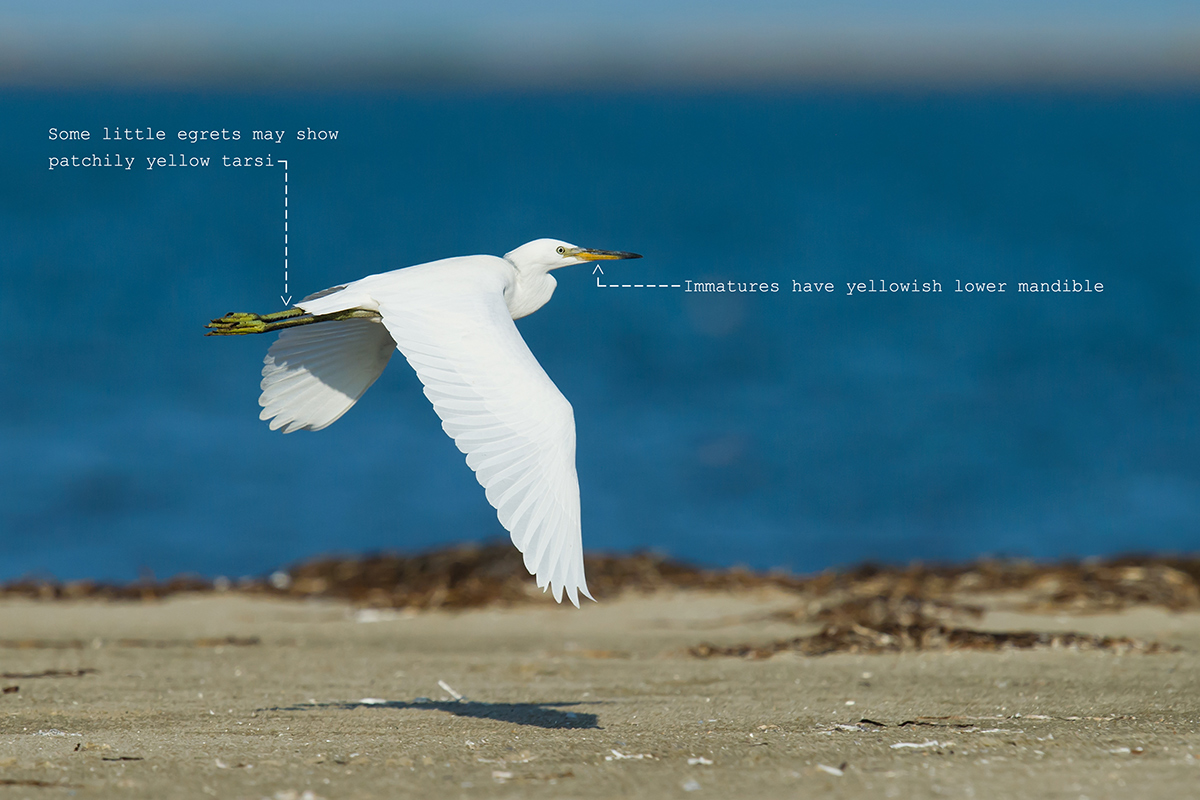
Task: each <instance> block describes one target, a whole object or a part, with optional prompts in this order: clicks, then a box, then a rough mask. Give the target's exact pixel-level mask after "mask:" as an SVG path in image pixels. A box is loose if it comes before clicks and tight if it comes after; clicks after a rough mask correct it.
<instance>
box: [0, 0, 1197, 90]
mask: <svg viewBox="0 0 1200 800" xmlns="http://www.w3.org/2000/svg"><path fill="white" fill-rule="evenodd" d="M1198 53H1200V4H1198V3H1196V2H1194V0H1191V1H1189V2H1184V0H1151V1H1150V2H1142V3H1135V2H1129V1H1128V0H1107V1H1105V0H1100V1H1099V2H1085V0H1065V1H1064V2H1051V3H1047V2H1033V1H1032V0H1011V1H1010V2H999V1H998V0H984V1H983V2H974V3H961V2H947V0H916V1H915V2H907V3H903V4H900V3H895V2H886V0H846V2H840V3H834V2H783V1H782V0H745V2H740V3H736V4H734V3H730V2H719V1H718V0H696V1H695V2H684V1H683V0H668V1H666V2H658V3H645V2H634V0H609V1H608V2H602V3H601V2H582V3H569V4H564V3H561V2H557V3H556V2H549V0H518V2H509V3H503V4H500V3H494V2H493V3H488V2H483V0H446V1H445V2H441V3H438V4H429V3H414V2H386V1H385V0H362V1H361V2H350V3H343V4H339V5H337V6H336V7H335V6H333V5H332V4H328V3H324V2H318V1H317V0H297V1H296V2H289V3H284V2H280V1H278V0H276V1H273V2H261V3H253V4H247V3H245V2H239V1H238V0H212V2H208V3H205V4H203V5H200V4H188V3H183V4H178V3H176V4H166V3H162V2H148V1H147V0H121V1H119V2H107V3H95V2H84V0H42V1H40V2H35V0H9V2H7V3H5V4H4V5H3V8H2V9H0V85H3V84H8V85H22V84H35V85H36V84H39V83H56V82H66V83H70V82H76V81H81V80H82V81H83V82H88V81H94V80H100V81H103V80H105V79H112V80H117V81H122V80H132V81H133V82H150V83H154V82H171V81H173V80H184V81H189V80H191V81H200V82H204V81H205V80H218V81H228V80H230V79H236V77H237V76H239V75H241V76H250V77H252V78H254V79H255V80H265V81H266V82H271V81H272V80H277V79H280V78H282V77H284V76H286V75H288V74H291V75H296V74H303V75H310V76H311V77H320V76H322V75H323V76H325V77H326V78H328V79H330V80H333V81H335V82H336V80H338V76H343V77H345V76H349V77H354V76H358V77H361V76H363V75H367V74H376V75H380V76H382V77H383V78H384V79H385V80H386V79H387V78H388V76H391V77H397V76H399V77H405V76H407V77H408V78H412V77H414V76H418V77H420V76H423V77H424V78H432V79H444V80H449V81H451V82H455V81H465V82H468V83H469V82H472V81H478V80H482V81H484V82H488V81H495V82H501V83H504V82H511V83H516V84H520V83H523V82H534V83H537V82H545V81H550V82H556V81H562V80H567V81H569V80H571V79H573V78H579V77H581V76H587V75H598V76H601V77H608V78H611V79H613V80H618V81H620V80H634V81H638V80H641V81H645V80H646V79H648V78H649V79H650V80H651V82H653V81H656V80H658V81H664V82H668V83H669V82H675V81H685V82H686V81H688V80H690V79H695V80H697V81H699V82H702V83H703V82H713V81H716V82H722V81H733V82H742V81H750V82H753V81H755V80H770V79H772V78H780V79H785V80H787V79H790V78H801V79H804V78H806V77H807V78H812V79H817V80H820V79H822V78H829V79H834V80H837V79H848V80H855V81H858V80H867V81H869V80H872V79H885V80H886V79H887V78H889V77H898V78H900V79H904V78H905V77H917V78H920V77H927V78H928V77H938V76H940V77H941V78H942V79H944V80H950V81H953V80H955V79H958V78H961V79H963V80H968V81H969V80H972V79H976V78H983V79H989V78H990V79H1003V78H1005V77H1006V76H1007V77H1015V78H1018V79H1036V78H1037V77H1038V76H1043V77H1048V78H1050V79H1052V80H1053V79H1067V80H1087V79H1088V78H1089V76H1090V77H1094V78H1096V79H1098V80H1100V81H1104V80H1109V79H1117V80H1121V79H1132V80H1135V81H1136V80H1150V81H1156V80H1184V81H1187V82H1194V81H1195V80H1196V78H1197V77H1198V76H1200V55H1198Z"/></svg>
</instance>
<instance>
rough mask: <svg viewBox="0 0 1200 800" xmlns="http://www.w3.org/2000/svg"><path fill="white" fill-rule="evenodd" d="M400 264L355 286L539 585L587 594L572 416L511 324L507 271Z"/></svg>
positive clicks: (575, 599) (573, 596) (558, 592)
mask: <svg viewBox="0 0 1200 800" xmlns="http://www.w3.org/2000/svg"><path fill="white" fill-rule="evenodd" d="M496 262H499V259H496ZM429 266H434V265H429ZM399 273H406V274H405V275H403V277H400V276H399ZM399 273H390V274H389V276H387V279H386V280H373V279H372V278H366V279H364V280H363V281H360V282H359V284H358V285H357V286H353V285H352V286H351V287H349V288H351V289H360V290H361V291H364V292H367V293H369V295H370V297H371V298H372V300H373V301H374V302H375V303H377V304H378V311H379V313H380V314H382V315H383V324H384V325H385V326H386V327H387V329H388V331H389V332H390V333H391V335H392V338H393V339H394V340H395V342H396V346H397V347H398V348H399V350H400V352H402V353H403V354H404V357H405V358H406V359H408V363H409V364H410V365H412V368H413V369H414V370H416V373H417V375H418V377H420V379H421V383H422V384H424V386H425V396H426V397H428V398H429V400H430V401H431V402H432V403H433V408H434V410H435V411H436V412H437V414H438V416H439V417H441V418H442V428H443V429H444V430H445V431H446V433H448V434H449V435H450V437H451V438H453V439H454V443H455V444H457V445H458V449H459V450H461V451H462V452H464V453H466V455H467V464H468V465H469V466H470V467H471V469H473V470H474V471H475V476H476V478H478V480H479V483H480V484H482V485H483V487H484V488H485V489H486V490H487V499H488V502H490V503H491V504H492V505H493V506H494V507H495V508H496V515H497V517H499V519H500V524H502V525H503V526H504V527H505V529H507V530H508V531H509V532H510V533H511V534H512V540H513V543H514V544H515V545H516V546H517V549H519V550H520V551H521V552H522V553H524V555H525V567H526V568H527V569H528V570H529V571H530V572H531V573H532V574H534V575H535V576H536V577H537V584H538V586H539V587H540V588H543V589H544V588H546V587H549V589H550V592H551V594H553V595H554V598H555V599H556V600H558V601H559V602H562V596H563V592H564V591H565V592H566V595H567V597H568V598H569V599H570V600H571V602H572V603H574V604H575V605H576V606H578V605H579V594H580V593H582V594H583V595H584V596H585V597H589V598H590V597H591V594H589V593H588V589H587V582H586V580H585V579H584V574H583V542H582V538H581V536H580V516H579V479H578V477H577V476H576V473H575V416H574V412H573V411H572V410H571V404H570V403H568V402H567V399H566V398H565V397H563V396H562V393H561V392H559V391H558V387H556V386H555V385H554V383H553V382H552V381H551V380H550V378H549V377H548V376H547V375H546V373H545V371H544V370H543V369H542V367H541V365H540V364H538V362H537V359H536V358H534V356H533V353H531V352H530V351H529V347H528V346H527V345H526V344H525V340H523V339H522V338H521V334H520V333H519V332H518V331H517V327H516V325H514V324H513V320H512V317H511V315H510V313H509V310H508V306H507V305H505V302H504V288H505V285H506V283H505V276H504V274H503V270H502V269H501V268H500V267H497V266H479V265H469V266H468V265H461V266H457V265H449V264H447V263H446V262H443V265H442V266H440V268H437V269H423V268H420V267H418V268H410V269H406V270H400V271H399ZM376 277H377V278H384V276H376ZM322 310H324V309H322ZM314 327H316V326H314Z"/></svg>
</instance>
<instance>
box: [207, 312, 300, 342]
mask: <svg viewBox="0 0 1200 800" xmlns="http://www.w3.org/2000/svg"><path fill="white" fill-rule="evenodd" d="M305 317H307V319H305ZM313 321H315V320H314V319H313V317H312V316H310V315H306V314H305V313H304V309H301V308H289V309H288V310H287V311H277V312H275V313H274V314H247V313H245V312H241V311H231V312H230V313H228V314H226V315H225V316H223V317H221V318H220V319H214V320H213V321H212V322H210V323H208V324H207V325H205V326H204V327H206V328H211V330H210V331H209V332H208V333H206V334H205V336H237V335H240V334H245V333H266V332H267V331H273V330H278V329H279V328H290V327H292V326H293V325H304V324H305V323H308V322H313Z"/></svg>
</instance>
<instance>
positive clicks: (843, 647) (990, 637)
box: [688, 621, 1178, 659]
mask: <svg viewBox="0 0 1200 800" xmlns="http://www.w3.org/2000/svg"><path fill="white" fill-rule="evenodd" d="M1035 648H1039V649H1040V648H1052V649H1053V648H1059V649H1068V650H1108V651H1112V652H1117V653H1131V652H1137V653H1164V652H1174V651H1175V650H1177V649H1178V648H1174V647H1169V646H1166V645H1163V644H1160V643H1158V642H1146V641H1142V640H1140V639H1131V638H1129V637H1126V636H1092V635H1090V634H1086V633H1071V632H1067V633H1044V632H1038V631H1016V632H998V631H980V630H974V629H972V628H958V627H951V626H948V625H943V624H940V623H934V622H929V621H924V622H921V623H917V624H912V625H900V624H890V625H884V626H881V627H879V628H871V627H865V626H862V625H852V626H844V625H826V626H825V627H824V628H822V629H821V631H820V632H819V633H816V634H814V635H812V636H797V637H795V638H792V639H777V640H775V641H772V642H768V643H766V644H757V645H756V644H739V645H728V646H726V645H713V644H700V645H697V646H695V647H692V648H689V650H688V652H689V653H691V654H692V655H694V656H696V657H697V658H711V657H713V656H735V657H740V658H759V659H761V658H770V657H771V656H773V655H776V654H777V653H785V652H792V653H799V654H801V655H806V656H823V655H828V654H830V653H864V654H873V653H902V652H917V651H929V650H938V651H946V650H977V651H986V652H996V651H1001V650H1031V649H1035Z"/></svg>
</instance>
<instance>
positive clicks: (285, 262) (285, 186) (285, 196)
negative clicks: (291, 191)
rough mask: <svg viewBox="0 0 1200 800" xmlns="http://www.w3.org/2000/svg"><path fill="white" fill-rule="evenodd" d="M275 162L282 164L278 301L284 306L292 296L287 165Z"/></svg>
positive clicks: (282, 162)
mask: <svg viewBox="0 0 1200 800" xmlns="http://www.w3.org/2000/svg"><path fill="white" fill-rule="evenodd" d="M276 161H277V162H278V163H280V164H283V294H281V295H279V299H280V300H282V301H283V304H284V305H285V306H286V305H287V304H288V303H290V302H292V296H291V295H290V294H288V180H287V178H288V176H287V169H288V163H287V162H286V161H284V160H282V159H276ZM283 295H287V297H284V296H283Z"/></svg>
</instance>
